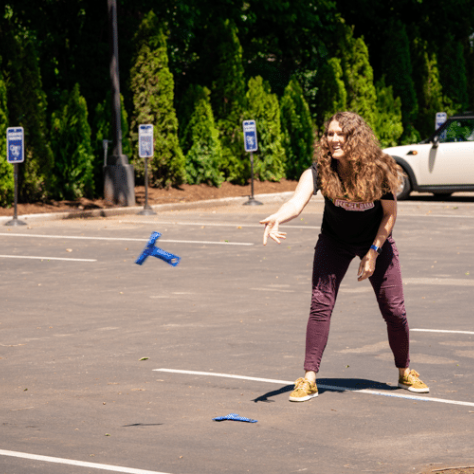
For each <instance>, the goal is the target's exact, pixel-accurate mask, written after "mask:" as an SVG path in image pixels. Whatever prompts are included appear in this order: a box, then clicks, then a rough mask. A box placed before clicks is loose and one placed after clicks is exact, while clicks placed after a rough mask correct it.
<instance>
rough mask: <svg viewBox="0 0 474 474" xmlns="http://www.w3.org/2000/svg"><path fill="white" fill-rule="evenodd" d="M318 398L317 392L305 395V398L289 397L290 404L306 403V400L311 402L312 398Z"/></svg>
mask: <svg viewBox="0 0 474 474" xmlns="http://www.w3.org/2000/svg"><path fill="white" fill-rule="evenodd" d="M317 396H318V392H316V393H313V394H312V395H306V397H290V398H289V400H290V402H306V401H307V400H311V399H312V398H314V397H317Z"/></svg>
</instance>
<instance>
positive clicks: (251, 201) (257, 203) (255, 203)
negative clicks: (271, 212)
mask: <svg viewBox="0 0 474 474" xmlns="http://www.w3.org/2000/svg"><path fill="white" fill-rule="evenodd" d="M250 178H251V181H250V193H251V196H250V197H249V200H248V201H247V202H244V206H261V205H262V203H261V202H260V201H257V200H255V198H254V197H253V153H252V152H250Z"/></svg>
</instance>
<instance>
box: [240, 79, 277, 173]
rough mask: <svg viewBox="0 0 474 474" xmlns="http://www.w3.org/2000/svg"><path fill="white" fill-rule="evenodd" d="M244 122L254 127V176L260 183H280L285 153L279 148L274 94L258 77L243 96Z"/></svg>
mask: <svg viewBox="0 0 474 474" xmlns="http://www.w3.org/2000/svg"><path fill="white" fill-rule="evenodd" d="M246 99H247V110H246V112H245V119H246V120H255V121H256V123H257V136H258V149H259V153H258V156H257V157H256V160H255V168H254V169H255V175H256V176H257V177H258V178H259V179H260V181H280V180H281V178H283V177H284V176H285V170H284V163H285V150H284V148H283V146H282V134H281V124H280V107H279V104H278V98H277V96H276V94H272V93H271V91H270V86H269V85H268V84H267V83H264V82H263V79H262V78H261V77H260V76H257V77H255V78H251V79H250V80H249V85H248V91H247V94H246Z"/></svg>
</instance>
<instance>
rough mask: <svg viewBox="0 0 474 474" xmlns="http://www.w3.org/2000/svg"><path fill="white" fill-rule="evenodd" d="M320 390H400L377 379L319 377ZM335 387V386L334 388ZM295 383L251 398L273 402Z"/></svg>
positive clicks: (321, 391)
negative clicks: (273, 398) (274, 398)
mask: <svg viewBox="0 0 474 474" xmlns="http://www.w3.org/2000/svg"><path fill="white" fill-rule="evenodd" d="M317 385H318V392H319V394H322V393H324V392H344V391H346V390H364V389H375V390H385V391H387V392H389V391H390V392H391V391H393V390H399V389H398V387H392V386H391V385H388V384H386V383H383V382H377V381H375V380H367V379H324V378H321V379H318V380H317ZM332 387H334V388H332ZM293 388H294V386H293V385H285V386H284V387H281V388H279V389H278V390H272V391H271V392H267V393H264V394H263V395H260V396H259V397H257V398H254V399H253V400H251V401H252V402H255V403H258V402H264V403H272V402H274V401H275V400H269V399H270V398H272V397H276V396H277V395H281V394H283V393H287V392H291V391H293Z"/></svg>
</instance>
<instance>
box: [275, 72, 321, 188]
mask: <svg viewBox="0 0 474 474" xmlns="http://www.w3.org/2000/svg"><path fill="white" fill-rule="evenodd" d="M280 114H281V115H280V119H281V128H282V137H283V147H284V149H285V155H286V160H285V174H286V177H287V178H288V179H299V177H300V176H301V174H302V173H303V171H304V170H305V169H306V168H309V166H311V163H312V161H313V141H314V134H313V123H312V120H311V114H310V111H309V106H308V104H307V102H306V101H305V99H304V96H303V89H302V88H301V86H300V84H299V82H298V81H297V80H296V79H295V78H292V79H291V80H290V82H289V84H288V85H287V86H286V88H285V92H284V94H283V97H282V98H281V102H280Z"/></svg>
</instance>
